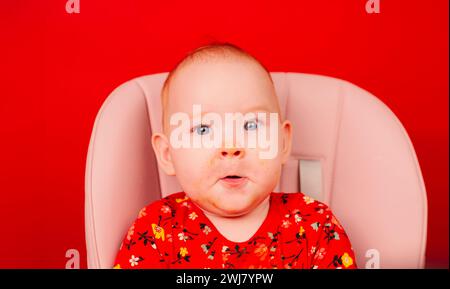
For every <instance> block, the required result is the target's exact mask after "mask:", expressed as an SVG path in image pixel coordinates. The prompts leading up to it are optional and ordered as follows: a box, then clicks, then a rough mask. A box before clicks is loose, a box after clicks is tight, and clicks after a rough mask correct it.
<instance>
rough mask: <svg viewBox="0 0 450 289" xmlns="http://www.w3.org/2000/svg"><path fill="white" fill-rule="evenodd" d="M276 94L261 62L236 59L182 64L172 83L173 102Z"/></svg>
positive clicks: (264, 98)
mask: <svg viewBox="0 0 450 289" xmlns="http://www.w3.org/2000/svg"><path fill="white" fill-rule="evenodd" d="M274 95H275V91H274V87H273V83H272V80H271V78H270V75H269V74H268V73H267V71H266V70H264V68H262V67H261V66H260V65H258V63H256V62H253V61H250V60H246V59H242V60H239V59H236V60H232V61H203V62H198V63H191V64H189V65H186V66H183V67H180V70H179V71H177V72H176V74H175V75H174V76H173V79H172V81H171V83H170V89H169V98H170V99H171V101H170V102H171V103H176V102H179V101H184V102H187V101H188V100H190V101H192V102H197V103H199V104H201V103H205V104H210V105H211V106H213V105H214V104H216V105H220V104H221V103H222V102H238V103H239V102H248V101H253V102H254V101H259V102H266V101H269V102H272V100H273V99H272V98H273V96H274Z"/></svg>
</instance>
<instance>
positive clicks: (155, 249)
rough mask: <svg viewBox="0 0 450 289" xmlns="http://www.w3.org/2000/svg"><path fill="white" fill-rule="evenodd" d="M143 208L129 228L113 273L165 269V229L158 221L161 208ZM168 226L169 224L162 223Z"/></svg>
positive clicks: (167, 261)
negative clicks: (116, 271) (121, 270)
mask: <svg viewBox="0 0 450 289" xmlns="http://www.w3.org/2000/svg"><path fill="white" fill-rule="evenodd" d="M157 204H158V203H154V204H152V205H150V206H147V207H145V208H143V209H142V210H141V211H140V212H139V216H138V218H137V219H136V220H135V221H134V223H133V225H132V226H131V227H130V228H129V230H128V232H127V235H126V236H125V237H124V239H123V241H122V244H121V245H120V249H119V252H118V254H117V256H116V259H115V261H114V269H143V268H149V269H161V268H168V267H169V260H170V254H169V252H168V248H169V246H168V244H167V243H168V239H170V238H171V236H170V234H169V233H170V232H168V230H167V229H168V227H170V226H163V225H162V221H163V220H161V214H160V211H161V208H160V207H161V206H160V205H159V206H158V205H157ZM165 223H166V224H167V223H170V222H167V221H166V222H165Z"/></svg>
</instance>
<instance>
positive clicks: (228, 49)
mask: <svg viewBox="0 0 450 289" xmlns="http://www.w3.org/2000/svg"><path fill="white" fill-rule="evenodd" d="M239 58H241V59H247V60H250V61H252V62H254V63H257V64H258V65H259V66H261V67H262V68H263V69H264V70H265V71H266V72H267V76H268V77H269V79H270V81H271V82H272V84H273V80H272V77H271V76H270V72H269V70H268V69H267V68H266V67H265V66H264V65H263V64H262V63H261V62H260V61H259V60H257V59H256V58H255V57H253V56H252V55H250V54H249V53H248V52H246V51H245V50H243V49H242V48H240V47H238V46H236V45H234V44H231V43H227V42H213V43H210V44H208V45H205V46H201V47H199V48H196V49H194V50H192V51H190V52H189V53H187V55H186V56H185V57H184V58H183V59H182V60H181V61H179V62H178V63H177V64H176V65H175V67H174V68H173V69H172V70H171V71H170V72H169V74H168V75H167V78H166V80H165V81H164V84H163V87H162V90H161V104H162V123H163V131H166V121H165V110H166V108H167V103H168V97H167V96H168V90H169V86H170V82H171V80H172V78H173V76H174V75H175V73H176V72H177V71H178V70H179V69H180V68H182V67H184V66H186V65H188V64H190V63H198V62H208V61H215V60H221V59H239Z"/></svg>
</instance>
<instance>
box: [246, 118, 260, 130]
mask: <svg viewBox="0 0 450 289" xmlns="http://www.w3.org/2000/svg"><path fill="white" fill-rule="evenodd" d="M244 128H245V129H246V130H255V129H257V128H258V124H257V123H256V121H254V120H251V121H247V122H246V123H245V124H244Z"/></svg>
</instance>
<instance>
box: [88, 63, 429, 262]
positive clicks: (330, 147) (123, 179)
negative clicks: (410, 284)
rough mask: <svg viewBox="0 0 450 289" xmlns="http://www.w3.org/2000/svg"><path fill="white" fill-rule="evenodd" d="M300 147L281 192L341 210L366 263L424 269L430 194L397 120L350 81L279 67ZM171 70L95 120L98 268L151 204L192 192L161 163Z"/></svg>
mask: <svg viewBox="0 0 450 289" xmlns="http://www.w3.org/2000/svg"><path fill="white" fill-rule="evenodd" d="M271 75H272V78H273V80H274V83H275V87H276V91H277V94H278V97H279V100H280V106H281V109H282V113H284V115H285V116H286V118H287V119H289V120H291V122H292V123H293V131H294V135H293V147H292V155H291V158H290V160H289V161H288V162H287V163H286V164H285V165H284V167H283V171H282V175H281V178H280V180H279V183H278V186H277V190H275V191H281V192H297V191H301V192H303V193H305V194H307V195H310V196H312V197H314V198H316V199H317V200H320V201H322V202H324V203H326V204H327V205H329V206H330V207H331V209H332V210H333V212H334V214H335V215H336V217H337V218H338V219H339V220H340V222H341V223H342V225H343V226H344V228H345V230H346V232H347V234H348V236H349V238H350V240H351V242H352V245H353V248H354V250H355V253H356V259H357V260H356V262H357V265H358V266H359V268H366V267H374V268H377V267H380V268H423V267H424V264H425V246H426V235H427V197H426V191H425V186H424V182H423V178H422V174H421V171H420V167H419V164H418V161H417V157H416V154H415V151H414V148H413V146H412V144H411V141H410V139H409V137H408V135H407V133H406V131H405V129H404V128H403V126H402V125H401V123H400V121H399V120H398V119H397V118H396V116H395V115H394V114H393V113H392V112H391V111H390V110H389V108H388V107H387V106H386V105H384V104H383V103H382V102H381V101H380V100H378V99H377V98H376V97H375V96H373V95H371V94H370V93H368V92H366V91H364V90H362V89H360V88H358V87H356V86H355V85H353V84H351V83H348V82H346V81H342V80H338V79H334V78H330V77H324V76H319V75H309V74H301V73H283V72H275V73H271ZM166 77H167V73H160V74H154V75H148V76H143V77H138V78H136V79H132V80H130V81H128V82H126V83H124V84H122V85H121V86H119V87H118V88H117V89H115V90H114V91H113V92H112V93H111V95H109V96H108V98H107V99H106V101H105V102H104V104H103V106H102V107H101V109H100V111H99V113H98V115H97V118H96V120H95V124H94V128H93V131H92V136H91V140H90V144H89V150H88V156H87V163H86V180H85V186H86V187H85V193H86V199H85V222H86V246H87V258H88V267H89V268H111V267H112V266H113V262H114V258H115V256H116V254H117V252H118V249H119V246H120V243H121V241H122V239H123V237H124V235H125V234H126V231H127V229H128V228H129V226H130V225H131V224H132V222H133V221H134V219H135V218H136V217H137V214H138V212H139V210H140V209H141V208H143V207H144V206H145V205H147V204H149V203H150V202H152V201H154V200H157V199H159V198H161V197H164V196H167V195H168V194H171V193H175V192H178V191H182V189H181V187H180V186H179V184H178V183H177V180H176V178H175V177H169V176H167V175H165V174H164V172H163V171H161V170H160V169H159V168H158V165H157V162H156V159H155V156H154V153H153V150H152V146H151V135H152V131H153V132H156V131H161V128H162V126H161V103H160V90H161V88H162V84H163V82H164V80H165V78H166Z"/></svg>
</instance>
